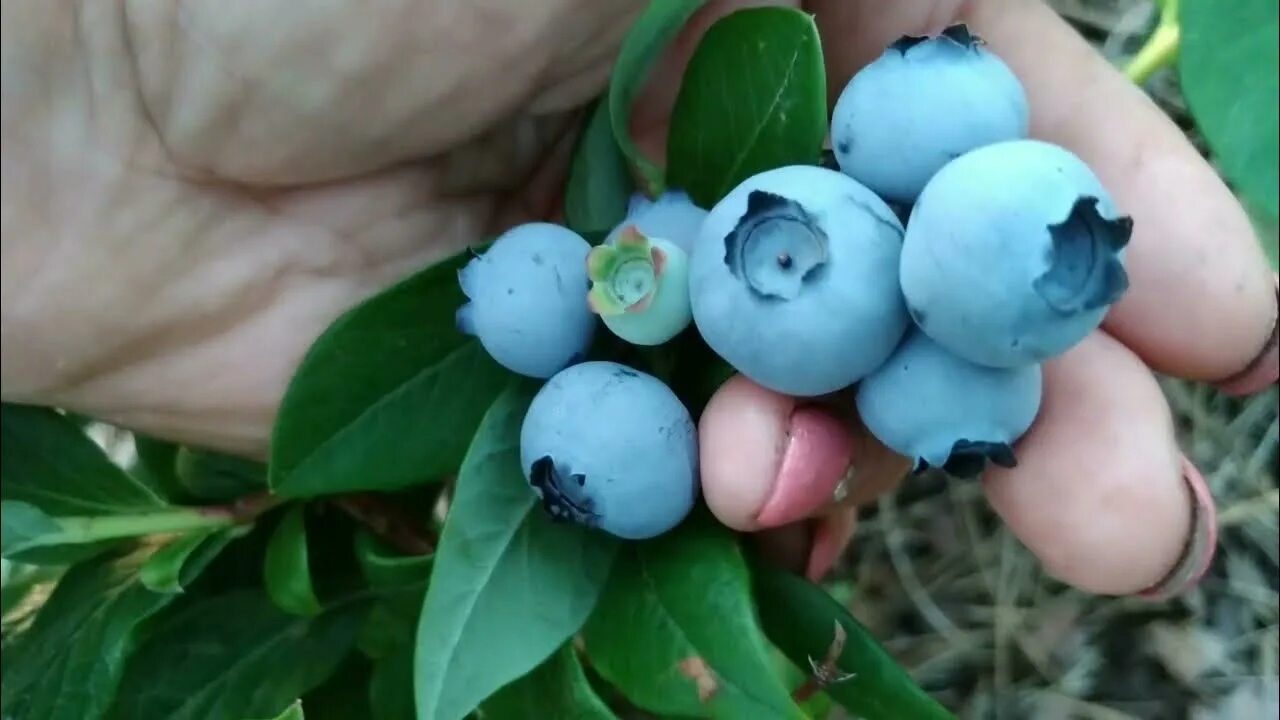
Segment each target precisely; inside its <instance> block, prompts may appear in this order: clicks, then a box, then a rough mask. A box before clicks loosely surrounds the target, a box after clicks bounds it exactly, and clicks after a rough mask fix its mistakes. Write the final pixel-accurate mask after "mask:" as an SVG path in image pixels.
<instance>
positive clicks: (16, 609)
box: [0, 560, 65, 647]
mask: <svg viewBox="0 0 1280 720" xmlns="http://www.w3.org/2000/svg"><path fill="white" fill-rule="evenodd" d="M4 563H5V567H7V568H8V569H9V573H8V576H7V577H6V578H5V581H4V587H3V589H0V610H2V611H3V619H2V620H0V631H2V634H3V643H4V646H5V647H8V645H9V643H10V642H12V641H13V639H14V638H16V637H17V636H18V635H20V634H22V633H23V632H26V630H27V629H28V628H29V627H30V626H31V621H32V620H34V619H35V616H36V613H37V611H39V609H40V608H41V607H42V606H43V605H44V603H45V600H46V599H48V597H49V594H50V593H52V592H53V588H54V587H56V586H57V583H58V579H59V578H61V577H62V573H63V572H65V568H59V567H44V566H41V565H25V564H22V563H15V562H10V561H8V560H5V561H4Z"/></svg>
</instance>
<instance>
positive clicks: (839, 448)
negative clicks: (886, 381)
mask: <svg viewBox="0 0 1280 720" xmlns="http://www.w3.org/2000/svg"><path fill="white" fill-rule="evenodd" d="M852 458H853V442H852V441H851V440H850V438H849V431H848V430H847V429H846V428H845V427H844V425H842V424H841V423H840V421H839V420H837V419H835V418H834V417H832V416H831V415H830V414H828V413H826V412H824V411H822V410H819V409H817V408H811V407H802V408H797V409H796V410H795V411H794V412H793V413H792V414H791V424H790V427H789V428H788V437H787V445H786V449H785V450H784V451H783V453H782V462H781V463H780V464H779V465H778V475H777V477H776V478H775V479H774V482H773V489H772V491H771V492H770V495H769V498H768V499H767V500H765V502H764V505H763V507H761V509H760V512H759V514H757V515H756V522H757V523H758V524H759V526H760V527H777V526H778V525H785V524H787V523H791V522H795V521H797V520H802V519H804V518H807V517H809V516H810V515H812V514H813V513H814V512H816V511H817V510H819V509H821V508H823V507H826V506H828V505H831V504H832V503H833V502H834V501H835V498H836V496H837V494H839V490H840V488H841V483H842V481H843V482H844V487H843V492H844V494H847V493H848V490H849V481H848V480H847V479H846V475H848V474H850V461H851V460H852Z"/></svg>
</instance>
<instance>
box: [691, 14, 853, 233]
mask: <svg viewBox="0 0 1280 720" xmlns="http://www.w3.org/2000/svg"><path fill="white" fill-rule="evenodd" d="M826 133H827V79H826V68H825V65H824V62H823V58H822V42H821V40H820V39H819V38H818V28H817V26H816V25H815V24H814V20H813V17H812V16H810V15H808V14H807V13H803V12H801V11H799V10H795V9H792V8H779V7H764V8H753V9H748V10H739V11H737V12H734V13H731V14H729V15H727V16H725V17H723V18H721V19H720V20H718V21H716V23H715V24H714V25H712V26H711V28H710V29H708V30H707V34H706V35H705V36H704V37H703V39H702V42H701V43H699V45H698V49H697V50H696V51H695V52H694V55H693V58H692V59H691V60H690V61H689V66H688V68H687V69H686V70H685V74H684V81H683V82H682V84H681V86H680V94H679V96H678V97H677V99H676V105H675V110H674V111H673V112H672V116H671V131H670V135H669V137H668V140H667V181H668V183H669V184H670V185H671V186H672V187H679V188H682V189H684V190H685V191H687V192H688V193H689V195H690V196H691V197H692V198H693V200H694V202H695V203H697V204H698V205H700V206H702V207H708V208H709V207H712V206H713V205H715V204H716V203H717V202H719V201H720V199H721V198H723V197H724V196H725V195H726V194H727V193H728V192H729V191H730V190H732V189H733V188H734V187H735V186H737V185H738V183H740V182H742V181H743V180H746V179H747V178H748V177H750V176H752V175H755V174H757V173H760V172H763V171H765V170H772V169H773V168H777V167H781V166H783V165H794V164H812V163H815V162H817V160H818V157H819V155H820V154H821V152H822V141H823V139H824V137H825V136H826Z"/></svg>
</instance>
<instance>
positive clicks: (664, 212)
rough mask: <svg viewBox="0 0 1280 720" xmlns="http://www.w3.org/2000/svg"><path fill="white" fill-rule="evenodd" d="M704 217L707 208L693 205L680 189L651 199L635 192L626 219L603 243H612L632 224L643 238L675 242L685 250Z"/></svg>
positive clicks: (688, 248)
mask: <svg viewBox="0 0 1280 720" xmlns="http://www.w3.org/2000/svg"><path fill="white" fill-rule="evenodd" d="M706 217H707V211H706V210H703V209H702V208H700V207H698V206H697V205H695V204H694V203H693V200H692V199H691V198H690V197H689V195H688V193H686V192H684V191H683V190H667V191H665V192H663V193H661V194H660V195H658V197H656V198H654V199H653V200H650V199H649V198H647V197H645V196H644V195H643V194H641V193H636V194H634V195H632V196H631V203H630V205H629V206H628V207H627V216H626V218H624V219H623V220H622V222H620V223H618V225H617V226H616V227H615V228H614V229H613V230H612V231H611V232H610V233H609V236H608V237H606V238H605V241H604V242H605V244H606V245H612V244H614V243H615V242H616V241H617V240H618V238H619V237H620V236H621V235H622V232H623V230H625V229H626V228H628V227H635V228H636V229H637V230H639V231H640V232H641V234H643V235H645V236H646V237H649V238H661V239H663V240H666V241H667V242H671V243H675V244H676V245H678V246H680V248H681V249H682V250H684V251H685V252H686V253H688V252H689V251H690V249H691V248H692V247H693V242H694V240H695V239H696V238H697V237H698V230H699V229H700V228H701V227H702V221H703V220H704V219H706Z"/></svg>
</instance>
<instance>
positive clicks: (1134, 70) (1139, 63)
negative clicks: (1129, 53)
mask: <svg viewBox="0 0 1280 720" xmlns="http://www.w3.org/2000/svg"><path fill="white" fill-rule="evenodd" d="M1180 36H1181V31H1180V29H1179V28H1178V24H1177V23H1176V22H1175V23H1166V22H1163V21H1161V23H1160V25H1159V26H1158V27H1157V28H1156V31H1155V32H1154V33H1152V34H1151V37H1149V38H1147V42H1146V44H1145V45H1143V46H1142V49H1141V50H1139V51H1138V54H1137V55H1134V56H1133V59H1132V60H1130V61H1129V65H1128V66H1127V67H1126V68H1125V71H1124V72H1125V74H1126V75H1128V76H1129V79H1130V80H1132V81H1133V82H1135V83H1137V84H1139V85H1141V84H1142V83H1144V82H1146V81H1147V80H1148V79H1150V78H1151V76H1152V75H1154V74H1155V73H1156V71H1158V70H1161V69H1163V68H1166V67H1168V66H1170V65H1172V64H1173V61H1174V59H1175V58H1176V57H1177V55H1178V43H1179V40H1180Z"/></svg>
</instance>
